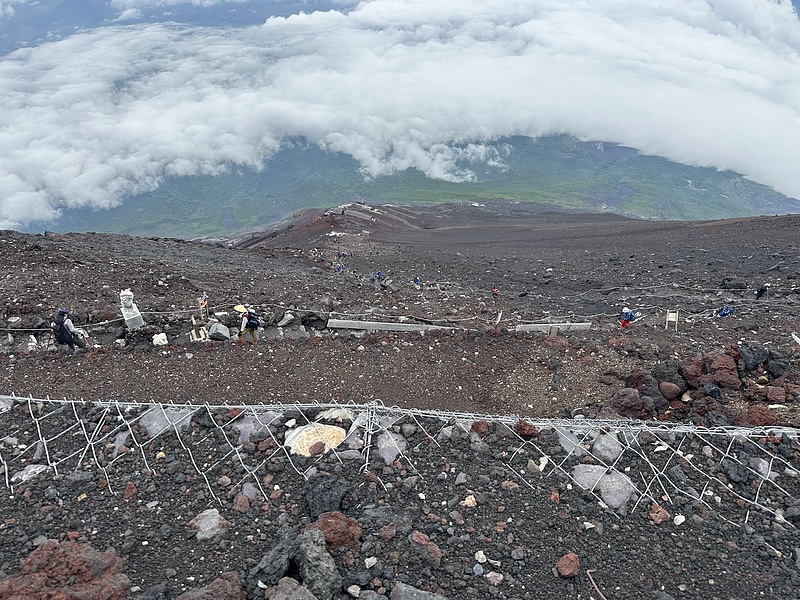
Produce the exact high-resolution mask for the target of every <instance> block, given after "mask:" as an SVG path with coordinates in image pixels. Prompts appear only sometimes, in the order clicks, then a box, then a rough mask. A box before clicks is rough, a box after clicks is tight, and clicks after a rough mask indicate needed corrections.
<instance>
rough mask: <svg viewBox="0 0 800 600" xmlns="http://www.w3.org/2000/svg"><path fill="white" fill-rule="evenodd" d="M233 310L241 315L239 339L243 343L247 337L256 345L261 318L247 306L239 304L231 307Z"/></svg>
mask: <svg viewBox="0 0 800 600" xmlns="http://www.w3.org/2000/svg"><path fill="white" fill-rule="evenodd" d="M233 308H234V310H235V311H236V312H238V313H241V315H242V323H241V325H240V327H239V331H240V333H239V339H240V340H242V341H245V337H249V338H250V341H251V343H253V344H257V343H258V328H259V327H261V317H259V316H258V313H257V312H256V311H255V309H254V308H253V307H252V306H250V305H249V304H244V305H242V304H239V305H237V306H234V307H233Z"/></svg>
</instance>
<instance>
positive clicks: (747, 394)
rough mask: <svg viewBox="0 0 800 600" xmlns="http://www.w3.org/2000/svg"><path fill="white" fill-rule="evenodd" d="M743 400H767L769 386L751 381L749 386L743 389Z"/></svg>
mask: <svg viewBox="0 0 800 600" xmlns="http://www.w3.org/2000/svg"><path fill="white" fill-rule="evenodd" d="M742 400H744V401H746V402H766V401H767V388H765V387H764V386H762V385H757V384H755V383H749V384H748V385H747V387H746V388H745V389H744V390H742Z"/></svg>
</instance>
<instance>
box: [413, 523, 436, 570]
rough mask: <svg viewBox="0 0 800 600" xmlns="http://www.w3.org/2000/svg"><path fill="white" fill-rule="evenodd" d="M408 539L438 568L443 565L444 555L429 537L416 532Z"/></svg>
mask: <svg viewBox="0 0 800 600" xmlns="http://www.w3.org/2000/svg"><path fill="white" fill-rule="evenodd" d="M408 539H409V540H410V541H411V543H412V544H413V545H414V546H416V547H417V548H419V549H421V550H422V551H423V552H424V554H425V555H426V556H427V557H428V559H429V560H430V561H431V562H432V563H433V564H434V565H435V566H437V567H438V566H439V565H440V564H442V557H443V556H444V553H443V552H442V551H441V549H440V548H439V546H437V545H436V544H435V543H434V542H433V541H431V538H429V537H428V536H427V535H425V534H424V533H422V532H421V531H417V530H414V531H412V532H411V535H409V536H408Z"/></svg>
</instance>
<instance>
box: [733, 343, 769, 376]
mask: <svg viewBox="0 0 800 600" xmlns="http://www.w3.org/2000/svg"><path fill="white" fill-rule="evenodd" d="M739 356H741V357H742V361H743V362H744V366H745V368H746V369H747V370H748V371H755V370H756V369H757V368H758V367H759V366H761V365H762V364H763V363H764V361H765V360H767V358H768V357H769V350H767V349H766V348H764V346H761V345H759V344H754V343H747V342H743V343H742V344H740V345H739Z"/></svg>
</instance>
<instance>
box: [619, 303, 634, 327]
mask: <svg viewBox="0 0 800 600" xmlns="http://www.w3.org/2000/svg"><path fill="white" fill-rule="evenodd" d="M635 320H636V314H635V313H634V312H633V311H632V310H631V309H630V308H628V307H627V306H626V307H625V308H623V309H622V315H621V316H620V321H619V324H620V325H621V326H622V327H623V328H624V327H627V326H628V324H629V323H633V322H634V321H635Z"/></svg>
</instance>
